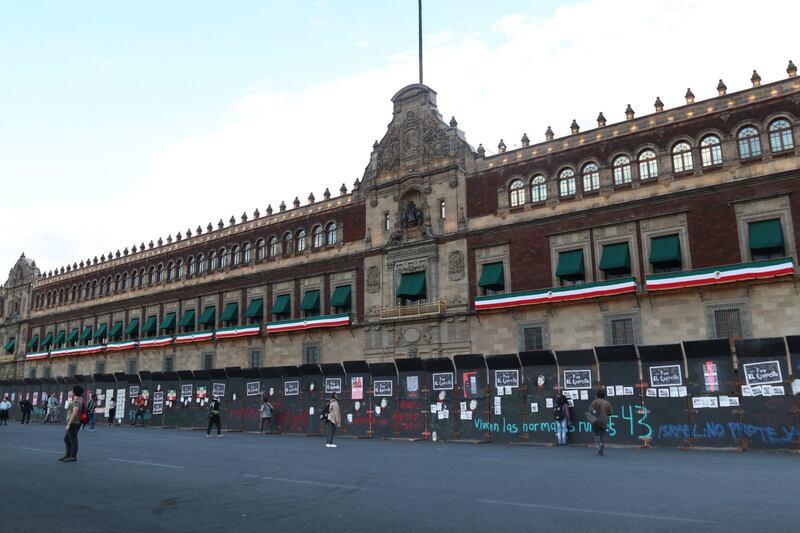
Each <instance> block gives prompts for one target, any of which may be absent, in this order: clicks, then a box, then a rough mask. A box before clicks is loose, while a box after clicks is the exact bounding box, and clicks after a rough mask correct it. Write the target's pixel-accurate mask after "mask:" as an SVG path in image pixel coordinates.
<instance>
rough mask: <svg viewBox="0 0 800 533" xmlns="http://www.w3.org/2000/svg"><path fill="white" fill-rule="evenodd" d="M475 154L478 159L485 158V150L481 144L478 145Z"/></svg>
mask: <svg viewBox="0 0 800 533" xmlns="http://www.w3.org/2000/svg"><path fill="white" fill-rule="evenodd" d="M475 153H476V154H477V155H478V157H486V148H484V147H483V145H482V144H479V145H478V149H477V150H476V151H475Z"/></svg>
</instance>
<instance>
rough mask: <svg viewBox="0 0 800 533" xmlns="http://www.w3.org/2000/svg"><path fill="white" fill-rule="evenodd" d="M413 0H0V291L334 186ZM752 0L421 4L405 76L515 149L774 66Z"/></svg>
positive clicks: (403, 39)
mask: <svg viewBox="0 0 800 533" xmlns="http://www.w3.org/2000/svg"><path fill="white" fill-rule="evenodd" d="M416 4H417V2H416V1H415V0H402V1H398V0H395V1H393V2H383V1H374V0H373V1H354V0H353V1H349V0H338V1H336V0H328V1H311V0H309V1H300V0H298V1H243V0H239V1H236V0H229V1H202V0H194V1H175V0H171V1H163V0H162V1H144V0H142V1H136V2H111V1H99V0H98V1H73V2H67V1H56V0H51V1H36V0H0V73H2V77H0V80H2V81H0V191H2V192H0V194H2V195H3V196H4V197H5V198H3V203H2V208H0V228H2V230H0V282H2V281H4V280H5V275H4V273H5V272H6V271H7V270H6V269H8V268H10V267H11V266H12V265H13V262H14V261H15V260H16V258H17V257H18V256H19V253H20V252H21V251H23V250H25V252H26V254H27V255H28V256H29V257H33V258H35V259H36V260H37V263H38V264H39V265H40V266H41V267H42V268H44V269H45V270H47V269H52V268H57V267H60V266H62V265H66V264H67V263H72V262H79V261H80V260H81V259H86V258H87V257H93V256H95V255H97V256H99V255H100V254H101V253H108V252H109V251H115V250H116V249H118V248H119V249H122V248H124V247H125V246H128V247H130V246H131V245H132V244H133V243H139V242H142V241H144V242H145V243H147V242H148V241H149V240H151V239H152V240H157V239H158V238H159V237H164V238H166V236H167V234H172V235H174V234H175V233H176V232H177V231H182V232H185V231H186V228H187V227H191V228H192V229H194V228H195V227H196V226H197V225H198V224H202V225H203V226H205V224H206V223H208V222H209V221H213V222H216V220H218V219H219V218H222V219H224V220H227V219H228V218H229V217H230V216H231V215H236V216H237V218H238V216H239V215H240V214H241V213H242V211H247V212H248V213H252V211H253V210H254V209H255V208H256V207H258V208H259V209H260V210H261V211H262V212H264V210H265V208H266V205H267V204H268V203H271V204H272V205H273V206H277V204H279V203H280V201H281V200H284V201H286V202H287V204H289V203H290V202H291V200H292V199H293V198H294V196H299V197H300V198H301V200H304V199H305V197H306V196H307V195H308V193H309V192H311V191H314V192H315V193H316V195H317V196H318V197H319V196H320V195H321V192H322V191H323V190H324V189H325V187H330V189H331V190H332V191H337V190H338V188H339V186H340V185H341V183H342V182H343V181H344V182H346V183H347V185H348V187H349V186H351V185H352V182H353V181H354V180H355V179H356V178H359V177H361V173H362V171H363V168H364V166H365V164H366V162H367V160H368V157H369V150H370V147H371V145H372V142H373V141H374V140H375V139H380V138H381V136H382V135H383V133H384V132H385V126H386V124H387V123H388V121H389V120H390V119H391V105H390V103H389V99H390V98H391V96H392V94H394V92H395V91H396V90H398V89H400V88H401V87H403V86H404V85H407V84H408V83H413V82H415V81H416V76H417V72H416V39H417V35H416ZM758 5H759V7H761V8H762V9H760V10H758V11H753V4H752V3H751V2H745V1H744V0H732V1H728V2H723V1H722V0H649V1H641V0H582V1H580V2H579V1H575V0H573V1H567V0H564V1H560V2H558V1H538V0H537V1H533V0H527V1H522V0H503V1H496V2H488V1H486V0H480V1H479V0H460V1H458V0H428V1H426V2H425V7H424V10H425V12H424V34H425V38H426V74H425V81H426V83H427V84H429V85H430V86H431V87H432V88H433V89H435V90H437V91H438V92H439V107H440V110H441V111H442V113H443V115H445V119H449V116H450V115H451V114H453V115H456V117H457V118H458V120H459V125H460V127H461V128H462V129H464V130H465V131H466V134H467V139H468V141H469V142H470V143H471V144H472V145H473V146H477V145H478V143H484V145H485V146H486V147H487V148H488V149H489V150H493V149H494V147H496V145H497V142H498V141H499V139H500V138H501V137H503V138H505V141H506V144H508V145H509V147H513V146H514V145H515V144H517V143H518V142H519V141H518V139H519V138H520V137H521V135H522V133H523V132H526V133H528V135H529V136H530V137H531V139H532V140H533V141H534V142H536V141H538V140H541V139H540V137H542V136H543V133H544V130H545V128H546V127H547V126H548V125H552V126H553V128H554V129H555V130H556V133H557V134H564V133H565V132H566V131H567V130H568V125H569V123H570V122H571V121H572V119H573V118H577V119H578V121H579V123H581V124H582V125H583V126H584V128H587V127H590V126H591V124H592V123H593V121H594V117H595V116H596V115H597V112H598V111H600V110H602V111H604V113H605V115H606V117H608V119H609V121H610V122H613V121H616V120H621V119H622V118H623V110H624V109H625V106H626V105H627V104H628V103H631V104H632V105H633V106H634V108H635V109H636V110H637V112H639V113H640V114H641V113H649V112H652V101H653V100H654V99H655V96H657V95H659V96H661V98H662V99H663V100H664V102H665V104H666V105H667V107H671V106H675V105H678V104H679V103H680V101H681V99H682V96H683V92H684V91H685V89H686V87H687V86H691V87H692V88H693V90H694V92H695V94H697V95H698V98H706V97H710V96H712V95H713V94H714V87H715V86H716V83H717V79H718V78H720V77H722V78H725V81H726V83H727V84H728V87H729V90H731V91H733V90H737V89H741V88H744V87H746V86H747V85H748V83H749V82H748V79H749V76H750V73H751V71H752V69H753V68H758V69H759V72H760V73H761V75H762V77H763V78H764V81H765V82H767V81H772V80H774V79H777V78H779V77H783V76H785V72H784V69H785V65H786V62H787V61H788V60H789V59H794V60H795V62H797V61H798V60H800V53H797V52H798V51H800V45H798V44H797V40H796V39H795V38H793V32H777V33H776V32H774V31H773V30H772V28H773V26H774V25H775V23H777V22H778V21H777V20H776V18H775V13H778V12H780V13H782V15H781V18H782V19H784V20H793V19H796V18H797V16H798V15H800V12H799V11H800V8H798V7H797V4H795V3H787V2H785V1H784V2H782V1H780V0H763V1H762V2H760V3H759V4H758ZM737 34H738V35H748V37H747V38H746V39H745V41H744V42H746V45H744V44H742V43H743V41H740V40H738V39H735V38H734V36H735V35H737ZM309 149H310V150H313V152H314V154H315V155H314V157H308V156H307V152H308V150H309ZM8 198H11V199H12V201H11V203H9V201H8ZM108 218H110V219H112V221H111V222H110V223H108V222H105V221H103V219H108ZM100 221H103V222H102V223H100Z"/></svg>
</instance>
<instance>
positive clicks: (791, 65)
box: [786, 59, 797, 78]
mask: <svg viewBox="0 0 800 533" xmlns="http://www.w3.org/2000/svg"><path fill="white" fill-rule="evenodd" d="M786 74H788V75H789V77H790V78H794V77H795V76H797V67H796V66H794V62H793V61H792V60H791V59H790V60H789V66H787V67H786Z"/></svg>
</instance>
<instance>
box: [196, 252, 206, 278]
mask: <svg viewBox="0 0 800 533" xmlns="http://www.w3.org/2000/svg"><path fill="white" fill-rule="evenodd" d="M205 271H206V256H205V255H203V254H199V255H198V256H197V273H198V274H202V273H203V272H205Z"/></svg>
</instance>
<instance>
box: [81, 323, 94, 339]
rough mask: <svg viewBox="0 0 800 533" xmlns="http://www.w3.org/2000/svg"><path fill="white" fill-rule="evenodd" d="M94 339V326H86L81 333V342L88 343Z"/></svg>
mask: <svg viewBox="0 0 800 533" xmlns="http://www.w3.org/2000/svg"><path fill="white" fill-rule="evenodd" d="M91 338H92V326H86V327H85V328H83V331H82V332H81V336H80V340H82V341H88V340H89V339H91Z"/></svg>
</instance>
